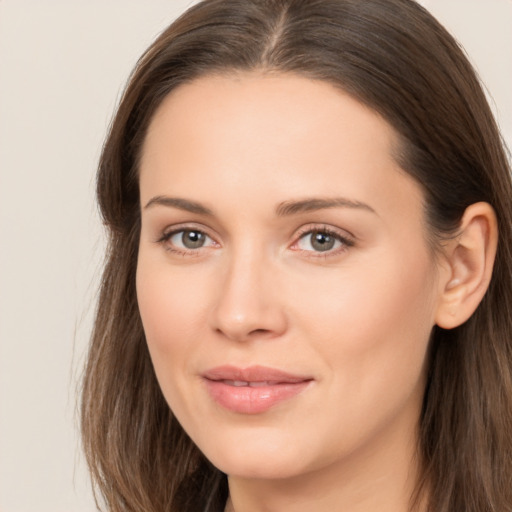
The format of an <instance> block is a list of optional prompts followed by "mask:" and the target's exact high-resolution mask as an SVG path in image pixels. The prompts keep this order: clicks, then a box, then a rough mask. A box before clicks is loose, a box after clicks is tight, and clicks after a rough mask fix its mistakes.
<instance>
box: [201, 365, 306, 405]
mask: <svg viewBox="0 0 512 512" xmlns="http://www.w3.org/2000/svg"><path fill="white" fill-rule="evenodd" d="M202 377H203V379H204V382H205V385H206V389H207V391H208V393H209V395H210V397H211V398H212V399H213V400H214V401H215V402H216V403H217V404H219V405H220V406H222V407H224V408H225V409H228V410H230V411H233V412H236V413H240V414H259V413H263V412H265V411H267V410H268V409H270V408H271V407H273V406H275V405H277V404H278V403H280V402H283V401H285V400H289V399H292V398H293V397H295V396H296V395H298V394H299V393H301V392H302V391H303V390H304V389H306V388H307V387H308V386H309V384H310V383H311V382H312V381H313V378H312V377H309V376H302V375H293V374H290V373H287V372H283V371H281V370H277V369H275V368H267V367H264V366H251V367H249V368H237V367H234V366H219V367H216V368H212V369H210V370H208V371H206V372H205V373H204V374H203V375H202Z"/></svg>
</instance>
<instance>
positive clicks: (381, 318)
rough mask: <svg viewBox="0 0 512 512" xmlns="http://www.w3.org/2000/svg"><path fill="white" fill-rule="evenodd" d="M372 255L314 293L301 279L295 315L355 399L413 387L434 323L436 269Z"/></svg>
mask: <svg viewBox="0 0 512 512" xmlns="http://www.w3.org/2000/svg"><path fill="white" fill-rule="evenodd" d="M420 247H421V245H420ZM375 256H376V257H372V264H364V265H359V264H357V265H356V264H355V265H353V266H349V265H347V267H345V268H343V269H341V268H340V270H339V272H338V273H337V274H336V275H334V276H331V277H330V279H325V281H323V282H316V283H315V285H316V286H315V287H313V286H311V284H309V286H308V284H307V282H306V280H304V282H303V283H302V285H303V289H304V290H305V293H303V294H302V295H301V306H300V308H301V312H300V314H299V312H298V311H296V312H295V314H294V317H295V318H296V319H297V321H298V322H299V323H300V328H301V330H302V331H303V332H306V333H308V334H307V337H308V338H309V339H310V340H312V342H313V343H314V344H315V345H316V349H317V350H318V352H320V353H321V354H322V357H323V359H324V360H325V361H327V364H328V365H329V366H330V368H331V369H332V370H333V371H332V375H333V376H335V377H334V378H337V379H341V380H344V381H346V383H345V384H344V385H343V386H340V387H342V388H346V387H347V386H348V387H349V388H350V389H351V390H352V391H353V392H354V393H356V391H357V389H362V388H363V387H364V386H365V385H368V386H370V387H374V388H375V389H378V388H379V387H382V386H390V385H391V386H392V385H393V382H395V383H396V385H397V386H400V385H401V384H400V381H402V384H405V383H407V384H408V385H409V386H411V385H414V383H415V381H417V379H418V378H419V377H420V375H421V372H422V369H423V363H424V360H425V354H426V350H427V345H428V340H429V336H430V332H431V329H432V326H433V324H434V320H433V319H434V310H435V307H434V306H435V302H434V293H433V292H434V287H435V269H434V266H433V263H432V262H431V261H430V259H429V257H428V254H426V253H424V252H420V251H415V252H414V253H413V252H412V251H410V252H409V253H407V251H406V250H403V251H397V250H393V251H388V252H385V251H382V252H381V253H379V254H378V255H375ZM315 290H316V291H315ZM319 290H321V293H320V292H319ZM340 368H341V369H342V370H343V371H336V370H337V369H338V370H339V369H340ZM382 389H384V388H383V387H382Z"/></svg>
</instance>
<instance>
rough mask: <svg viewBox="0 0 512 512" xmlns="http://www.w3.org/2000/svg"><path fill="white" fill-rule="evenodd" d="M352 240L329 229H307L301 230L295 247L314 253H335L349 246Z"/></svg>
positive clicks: (352, 243)
mask: <svg viewBox="0 0 512 512" xmlns="http://www.w3.org/2000/svg"><path fill="white" fill-rule="evenodd" d="M352 245H354V242H353V241H352V240H351V239H349V238H347V237H345V236H342V235H341V234H339V233H336V232H334V231H332V230H330V229H325V228H322V229H320V228H319V229H309V230H308V231H306V232H303V233H302V234H301V235H300V237H299V239H298V241H297V242H296V243H295V247H296V248H297V249H299V250H301V251H308V252H316V253H337V252H339V251H342V250H344V249H346V248H347V247H351V246H352Z"/></svg>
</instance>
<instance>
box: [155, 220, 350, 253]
mask: <svg viewBox="0 0 512 512" xmlns="http://www.w3.org/2000/svg"><path fill="white" fill-rule="evenodd" d="M187 231H191V232H196V233H200V234H202V235H204V236H206V237H208V238H209V239H210V240H213V241H214V242H215V240H214V239H213V237H211V236H210V235H208V233H206V232H205V231H204V230H202V229H196V228H194V227H193V226H179V227H177V228H174V229H172V230H171V231H167V232H164V233H163V234H162V236H161V237H160V238H159V239H158V240H156V243H158V244H161V245H164V247H165V250H166V251H169V252H171V253H173V254H176V255H179V256H199V255H200V250H201V249H204V248H207V247H204V246H202V247H199V248H197V249H186V250H183V249H180V248H177V247H175V246H172V245H170V244H169V241H170V239H171V238H172V237H173V236H175V235H177V234H179V233H185V232H187ZM313 233H318V234H322V235H327V236H329V237H332V238H334V239H335V241H336V242H339V243H340V244H341V246H340V247H338V248H337V249H334V250H331V249H329V250H326V251H310V250H306V249H300V248H296V249H295V248H294V247H296V246H297V245H298V244H299V242H300V241H301V240H302V239H304V238H305V237H306V235H310V236H312V235H313ZM347 235H348V234H346V235H342V234H340V233H339V232H338V231H336V230H334V229H333V228H331V227H329V226H325V225H321V226H320V225H317V226H308V227H305V228H303V229H301V230H300V231H299V232H298V234H297V236H296V241H295V242H294V243H293V244H292V246H291V247H290V248H291V249H292V250H294V251H297V252H301V253H307V257H309V258H324V259H326V258H329V257H332V256H338V255H339V254H341V253H343V252H345V251H347V250H348V249H349V248H350V247H353V246H354V244H355V240H354V238H353V237H352V236H351V235H349V236H347ZM215 243H217V242H215Z"/></svg>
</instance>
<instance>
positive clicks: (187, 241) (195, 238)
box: [182, 231, 204, 249]
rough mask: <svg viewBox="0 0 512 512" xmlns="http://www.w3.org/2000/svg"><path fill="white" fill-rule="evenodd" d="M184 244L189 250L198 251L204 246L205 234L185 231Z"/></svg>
mask: <svg viewBox="0 0 512 512" xmlns="http://www.w3.org/2000/svg"><path fill="white" fill-rule="evenodd" d="M182 242H183V245H184V246H185V247H186V248H187V249H197V248H199V247H202V246H203V244H204V234H203V233H201V232H199V231H185V232H184V233H183V236H182Z"/></svg>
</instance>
